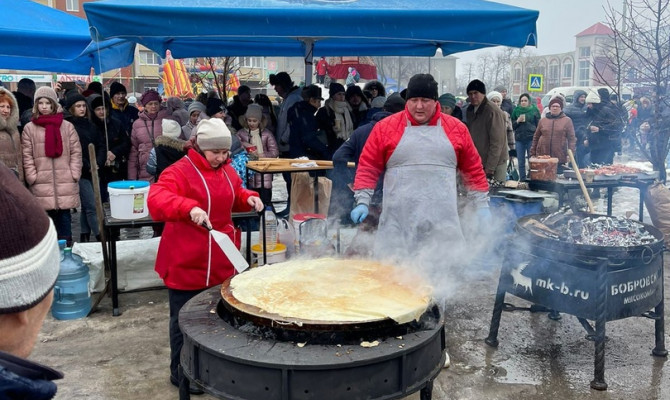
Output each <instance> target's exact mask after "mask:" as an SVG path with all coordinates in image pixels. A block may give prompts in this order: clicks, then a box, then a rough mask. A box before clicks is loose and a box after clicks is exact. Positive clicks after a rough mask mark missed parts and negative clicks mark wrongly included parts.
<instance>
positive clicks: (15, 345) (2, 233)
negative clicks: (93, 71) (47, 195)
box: [0, 164, 63, 399]
mask: <svg viewBox="0 0 670 400" xmlns="http://www.w3.org/2000/svg"><path fill="white" fill-rule="evenodd" d="M0 214H1V217H0V220H2V224H0V331H1V332H2V335H0V398H2V399H19V398H21V399H51V398H53V396H55V394H56V384H55V383H53V382H52V381H53V380H55V379H61V378H63V374H61V373H60V372H58V371H55V370H53V369H51V368H48V367H45V366H42V365H39V364H37V363H34V362H31V361H28V360H27V359H26V357H28V356H29V355H30V353H31V352H32V350H33V348H34V346H35V343H36V341H37V335H38V333H39V331H40V329H41V327H42V322H43V321H44V318H45V317H46V315H47V313H48V312H49V309H50V307H51V303H52V301H53V287H54V284H55V283H56V278H57V277H58V271H59V268H60V252H59V250H58V242H57V233H56V228H55V227H54V224H53V222H52V221H51V220H50V219H49V217H47V215H46V213H45V212H44V210H43V209H42V206H41V205H40V204H39V202H38V201H37V199H35V198H34V197H33V196H32V194H30V192H28V190H26V188H25V187H24V186H23V184H22V183H21V182H19V180H18V179H16V175H14V173H13V172H12V171H11V170H9V169H8V168H7V167H5V166H4V165H1V164H0Z"/></svg>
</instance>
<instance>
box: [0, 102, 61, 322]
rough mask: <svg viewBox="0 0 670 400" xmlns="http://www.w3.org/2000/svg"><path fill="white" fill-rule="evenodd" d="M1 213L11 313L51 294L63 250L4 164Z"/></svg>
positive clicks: (4, 303)
mask: <svg viewBox="0 0 670 400" xmlns="http://www.w3.org/2000/svg"><path fill="white" fill-rule="evenodd" d="M52 90H53V89H52ZM40 97H46V96H44V95H43V96H40ZM0 215H1V216H0V220H2V224H0V314H10V313H16V312H20V311H24V310H28V309H30V308H32V307H34V306H35V305H36V304H38V303H39V302H41V301H42V300H43V299H44V298H45V297H46V296H47V295H48V294H49V292H50V291H51V289H52V288H53V286H54V284H55V283H56V278H57V277H58V271H59V269H60V253H59V251H58V237H57V235H56V228H55V227H54V224H53V222H51V219H50V218H49V217H48V216H47V214H46V212H44V209H43V208H42V206H41V205H40V204H39V203H38V202H37V199H36V198H35V197H34V196H33V195H32V194H31V193H30V192H29V191H28V190H27V189H26V188H25V187H24V186H23V184H21V182H19V180H18V179H16V175H15V174H14V173H13V172H12V171H11V170H10V169H8V168H7V167H5V166H4V165H0Z"/></svg>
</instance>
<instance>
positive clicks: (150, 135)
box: [128, 109, 168, 182]
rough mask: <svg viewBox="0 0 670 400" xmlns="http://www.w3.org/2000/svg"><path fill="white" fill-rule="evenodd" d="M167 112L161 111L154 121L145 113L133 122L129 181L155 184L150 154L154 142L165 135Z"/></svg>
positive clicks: (129, 156)
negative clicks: (149, 161) (164, 122)
mask: <svg viewBox="0 0 670 400" xmlns="http://www.w3.org/2000/svg"><path fill="white" fill-rule="evenodd" d="M167 116H168V113H167V110H165V109H161V110H160V111H158V113H157V114H156V115H154V116H153V119H152V118H151V117H150V116H149V115H148V114H147V113H146V111H143V112H141V113H140V115H139V118H138V119H137V120H136V121H135V122H133V130H132V132H131V133H130V154H129V155H128V179H130V180H137V179H139V180H142V181H149V182H153V181H154V177H153V175H150V174H149V173H148V172H147V170H146V168H147V161H148V160H149V152H151V149H152V148H153V147H154V141H155V140H156V138H157V137H159V136H160V135H162V134H163V128H162V126H161V123H162V121H163V118H165V117H167Z"/></svg>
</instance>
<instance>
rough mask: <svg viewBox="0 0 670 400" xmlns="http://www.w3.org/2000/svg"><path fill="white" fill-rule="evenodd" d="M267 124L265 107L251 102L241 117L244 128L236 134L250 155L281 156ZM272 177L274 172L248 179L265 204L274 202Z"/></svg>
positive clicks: (259, 156)
mask: <svg viewBox="0 0 670 400" xmlns="http://www.w3.org/2000/svg"><path fill="white" fill-rule="evenodd" d="M266 124H267V121H266V118H265V115H263V107H262V106H260V105H259V104H249V106H247V112H246V113H245V114H244V115H243V116H241V117H240V125H242V129H240V130H238V131H237V132H236V135H237V137H238V138H239V139H240V142H241V144H242V146H243V147H244V148H245V149H246V150H247V152H248V153H249V157H252V158H255V159H258V158H276V157H278V156H279V148H278V147H277V141H276V140H275V138H274V135H273V134H272V132H270V131H269V130H268V129H266V128H265V126H266ZM272 177H273V175H272V174H265V176H264V177H263V178H264V179H263V180H261V175H260V174H254V175H253V176H250V177H249V180H248V181H247V187H249V188H251V189H253V190H255V191H257V192H258V193H259V194H260V196H261V200H263V203H265V204H271V203H272ZM243 179H244V177H243Z"/></svg>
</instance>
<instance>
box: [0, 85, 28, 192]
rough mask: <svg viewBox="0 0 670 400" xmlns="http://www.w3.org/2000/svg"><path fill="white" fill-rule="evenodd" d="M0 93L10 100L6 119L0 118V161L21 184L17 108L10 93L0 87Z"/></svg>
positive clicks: (21, 165)
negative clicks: (10, 105) (9, 108)
mask: <svg viewBox="0 0 670 400" xmlns="http://www.w3.org/2000/svg"><path fill="white" fill-rule="evenodd" d="M0 93H4V94H5V96H7V97H9V98H10V99H12V100H13V101H12V103H13V105H12V110H11V112H10V114H9V117H8V118H7V119H4V118H2V117H0V161H1V162H2V163H4V164H5V166H6V167H7V168H9V169H11V170H12V171H14V173H15V174H16V176H17V177H18V178H19V180H20V181H21V182H23V181H24V178H23V158H22V156H21V137H20V136H19V128H18V125H19V108H18V107H17V102H16V99H15V98H14V95H12V92H10V91H9V90H7V89H5V88H3V87H0Z"/></svg>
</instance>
